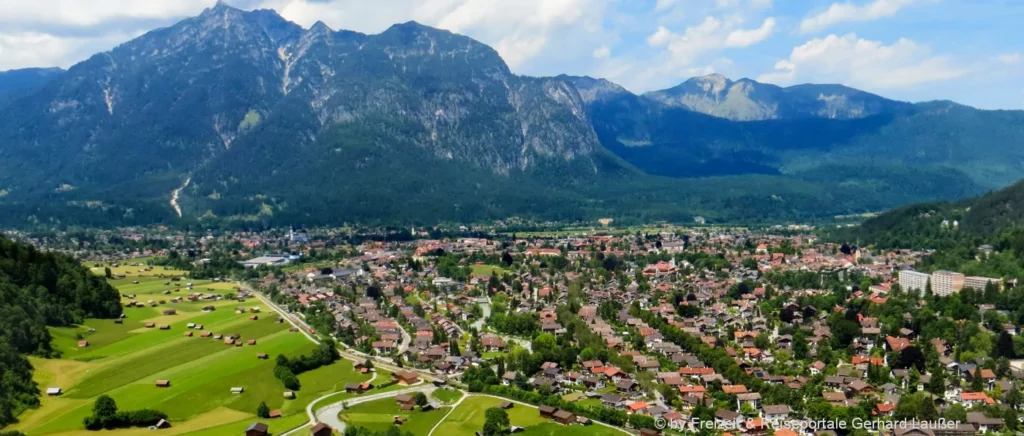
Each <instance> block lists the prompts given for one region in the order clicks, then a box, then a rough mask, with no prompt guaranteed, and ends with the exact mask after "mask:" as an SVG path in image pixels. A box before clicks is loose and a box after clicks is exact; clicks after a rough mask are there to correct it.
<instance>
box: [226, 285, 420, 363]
mask: <svg viewBox="0 0 1024 436" xmlns="http://www.w3.org/2000/svg"><path fill="white" fill-rule="evenodd" d="M238 285H239V286H240V287H242V288H244V289H245V290H247V291H249V292H252V294H253V295H255V296H256V298H259V299H260V301H262V302H263V303H264V304H266V305H267V306H269V307H270V308H271V309H274V311H275V312H277V313H278V314H280V315H281V317H282V318H284V320H285V321H288V323H290V324H291V325H293V326H295V327H296V328H298V329H299V331H300V332H302V334H304V335H306V337H307V338H309V340H311V341H313V342H314V343H317V344H319V343H320V340H318V339H316V338H315V337H313V336H312V335H311V334H310V333H309V331H310V330H313V328H312V327H310V326H309V324H306V321H304V320H303V319H302V317H299V316H295V315H293V314H291V313H290V312H288V311H287V310H285V309H284V308H282V307H281V306H279V305H277V303H274V302H273V301H270V299H269V298H267V297H266V296H264V295H263V294H262V293H260V292H256V291H255V290H253V289H252V287H251V286H249V285H246V284H245V283H241V282H239V283H238ZM403 331H404V329H403ZM341 345H343V346H344V344H341ZM338 353H339V354H341V357H344V358H346V359H348V360H351V361H353V362H364V361H366V359H373V360H374V362H375V363H374V366H376V367H378V368H384V369H386V370H388V371H391V372H395V371H413V372H415V373H417V374H418V375H419V376H420V378H421V379H423V380H425V381H427V382H432V381H434V380H436V379H437V377H435V376H434V375H433V374H431V373H429V372H426V371H421V370H418V369H413V368H399V367H397V366H395V365H393V364H391V363H390V359H383V358H380V357H374V356H370V355H367V354H364V353H361V352H358V351H354V350H348V349H346V348H343V347H339V348H338Z"/></svg>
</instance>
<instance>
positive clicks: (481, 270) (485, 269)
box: [472, 265, 508, 277]
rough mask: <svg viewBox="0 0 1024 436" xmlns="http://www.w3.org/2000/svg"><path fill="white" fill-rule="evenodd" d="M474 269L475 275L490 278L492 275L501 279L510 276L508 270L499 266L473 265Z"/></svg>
mask: <svg viewBox="0 0 1024 436" xmlns="http://www.w3.org/2000/svg"><path fill="white" fill-rule="evenodd" d="M472 268H473V274H475V275H481V276H489V275H491V274H498V276H499V277H500V276H503V275H505V274H508V270H506V269H505V268H502V267H500V266H498V265H473V266H472Z"/></svg>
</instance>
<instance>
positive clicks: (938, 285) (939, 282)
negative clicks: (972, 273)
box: [932, 271, 964, 297]
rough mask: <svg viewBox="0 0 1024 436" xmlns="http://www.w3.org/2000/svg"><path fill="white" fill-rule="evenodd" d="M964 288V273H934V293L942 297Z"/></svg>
mask: <svg viewBox="0 0 1024 436" xmlns="http://www.w3.org/2000/svg"><path fill="white" fill-rule="evenodd" d="M963 288H964V275H963V274H960V273H958V272H953V271H935V272H933V273H932V293H933V294H935V295H938V296H940V297H945V296H948V295H952V294H953V293H954V292H960V290H961V289H963Z"/></svg>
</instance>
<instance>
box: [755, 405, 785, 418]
mask: <svg viewBox="0 0 1024 436" xmlns="http://www.w3.org/2000/svg"><path fill="white" fill-rule="evenodd" d="M762 411H763V412H764V413H763V416H764V419H767V420H769V421H782V420H784V419H786V418H789V413H790V412H791V410H790V409H789V406H787V405H785V404H773V405H770V406H764V408H763V409H762Z"/></svg>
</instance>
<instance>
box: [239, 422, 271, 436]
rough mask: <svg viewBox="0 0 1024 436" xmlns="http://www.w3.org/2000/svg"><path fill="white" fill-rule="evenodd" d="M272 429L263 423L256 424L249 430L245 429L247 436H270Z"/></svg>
mask: <svg viewBox="0 0 1024 436" xmlns="http://www.w3.org/2000/svg"><path fill="white" fill-rule="evenodd" d="M269 431H270V427H268V426H267V425H266V424H264V423H262V422H254V423H252V425H250V426H249V428H247V429H245V436H268V435H269V434H270V432H269Z"/></svg>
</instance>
